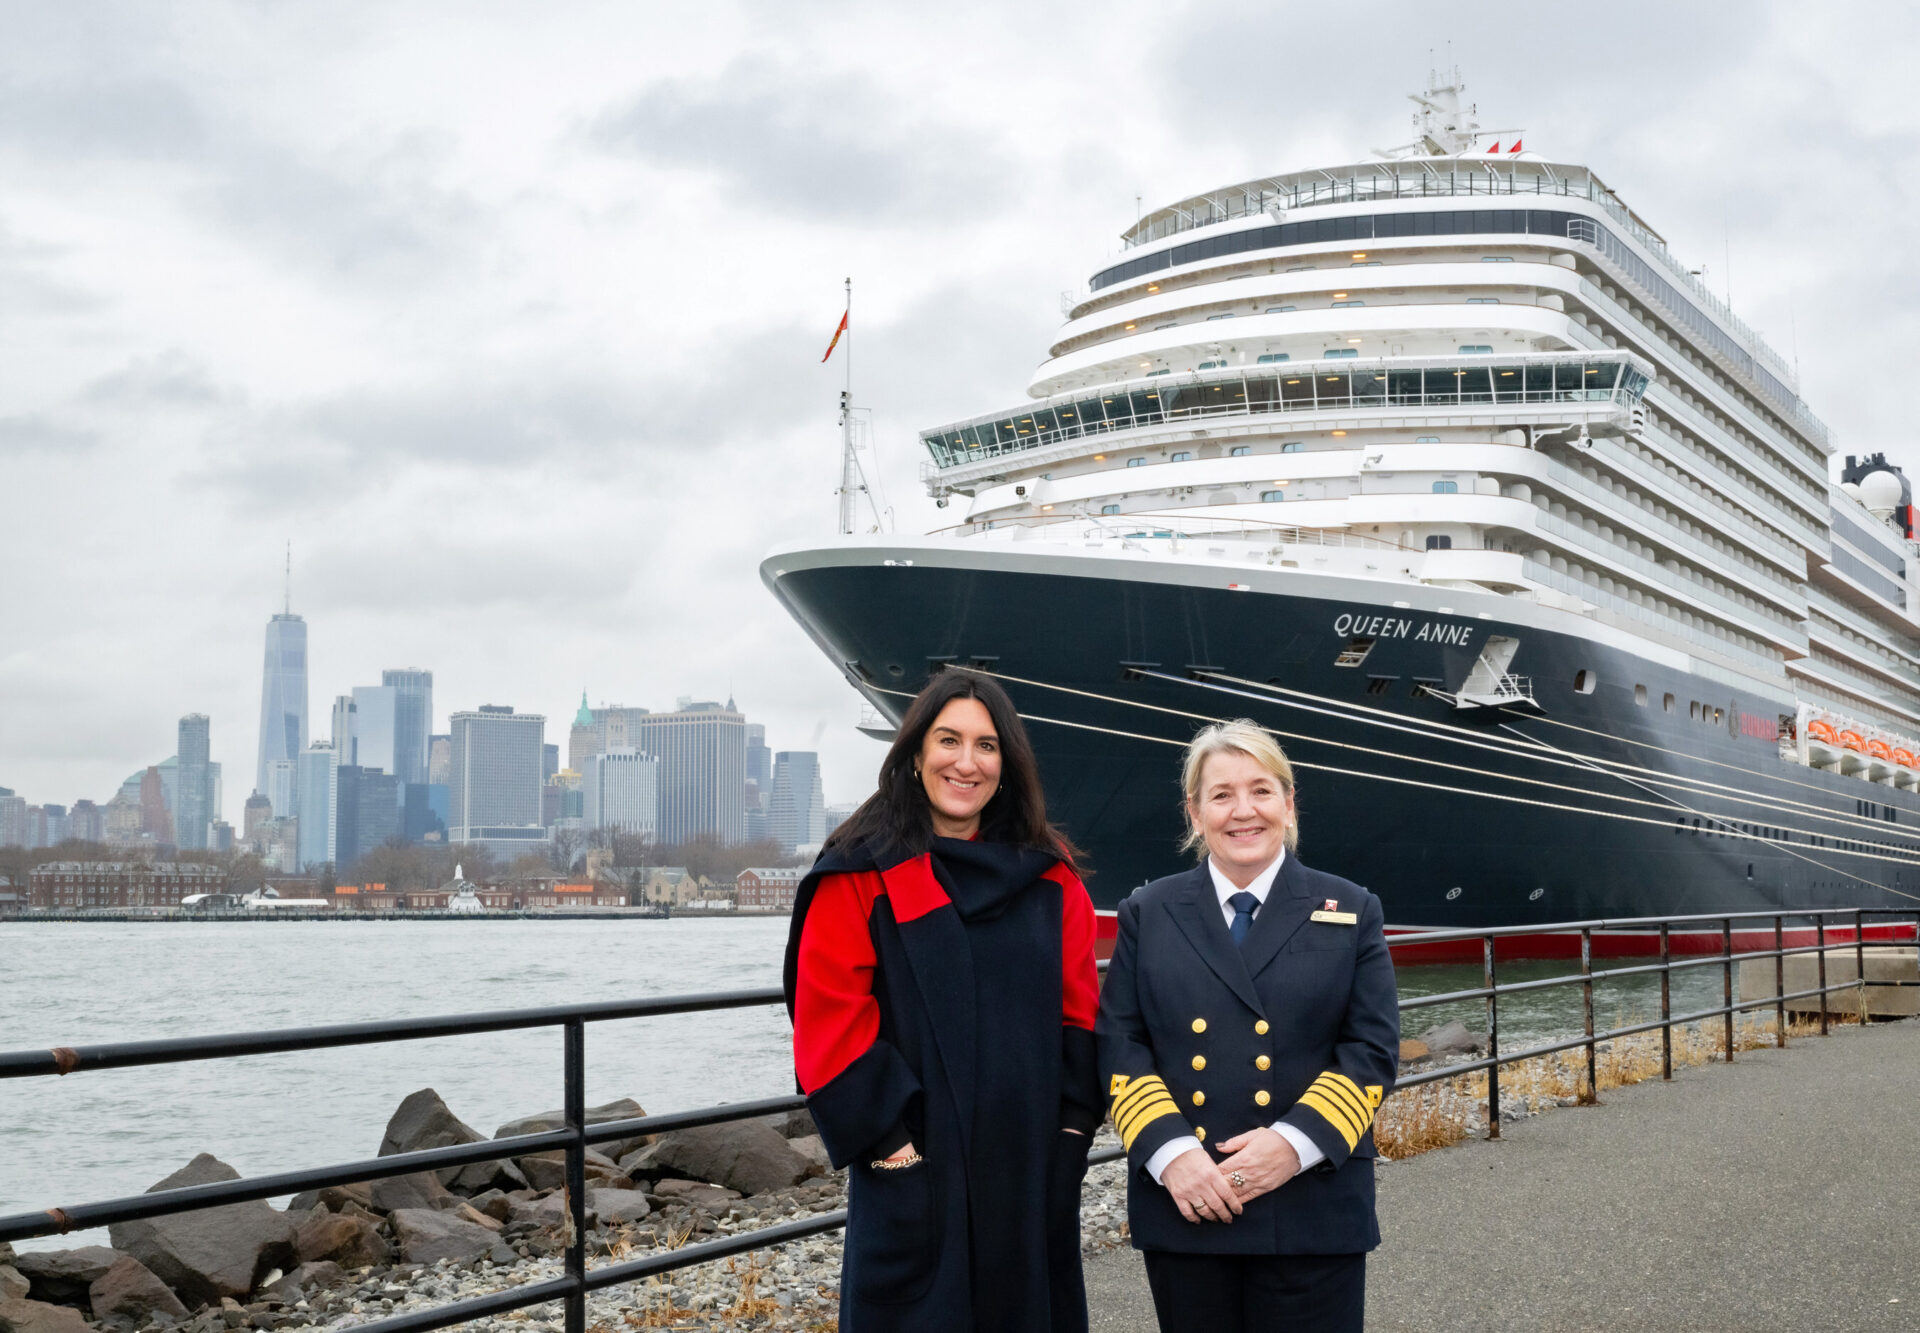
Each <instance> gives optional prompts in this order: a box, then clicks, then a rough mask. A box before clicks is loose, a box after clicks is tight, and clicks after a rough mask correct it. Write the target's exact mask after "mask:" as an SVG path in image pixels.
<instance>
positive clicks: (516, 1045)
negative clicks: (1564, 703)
mask: <svg viewBox="0 0 1920 1333" xmlns="http://www.w3.org/2000/svg"><path fill="white" fill-rule="evenodd" d="M786 933H787V922H786V921H785V919H783V918H765V917H763V918H740V919H734V920H724V919H723V920H701V921H684V920H675V921H606V920H601V921H563V920H551V919H549V920H539V921H513V922H506V921H459V920H434V921H394V922H358V921H356V922H259V923H253V922H220V923H212V922H202V923H192V922H182V923H169V924H142V923H112V922H101V923H98V924H93V923H88V924H69V923H44V924H36V925H23V924H11V925H9V924H0V1049H8V1050H17V1049H25V1048H43V1047H49V1046H78V1045H85V1044H87V1043H89V1042H101V1041H125V1040H133V1039H139V1038H156V1037H178V1036H201V1035H207V1034H210V1033H217V1032H233V1031H241V1030H246V1029H255V1028H279V1027H301V1026H309V1025H314V1024H323V1023H344V1022H355V1021H361V1020H366V1019H377V1018H404V1017H424V1016H427V1015H430V1014H442V1013H457V1012H461V1011H465V1010H474V1009H510V1008H518V1007H521V1006H526V1005H538V1004H563V1003H579V1002H589V1001H595V1000H619V999H631V998H634V997H638V996H647V995H668V994H679V993H685V992H689V991H703V990H730V989H736V988H744V987H755V986H772V985H777V984H778V983H779V979H780V962H781V955H782V950H783V948H784V946H785V942H786ZM1567 970H1568V966H1567V964H1565V963H1563V962H1543V963H1503V964H1502V965H1501V972H1500V975H1501V980H1502V981H1521V980H1528V979H1532V978H1534V977H1542V976H1551V975H1560V974H1563V973H1565V972H1566V971H1567ZM1399 981H1400V990H1401V994H1402V995H1403V996H1412V995H1433V994H1439V993H1441V992H1444V991H1453V990H1465V989H1469V988H1471V987H1474V986H1478V985H1479V984H1480V971H1479V969H1478V968H1477V967H1466V966H1422V967H1408V968H1402V969H1401V970H1400V973H1399ZM1720 985H1721V980H1720V972H1719V969H1718V968H1711V967H1709V968H1695V969H1690V970H1688V971H1684V972H1677V973H1675V974H1674V1000H1673V1005H1674V1012H1676V1013H1685V1012H1688V1011H1691V1010H1698V1009H1706V1008H1710V1007H1713V1006H1715V1005H1717V1004H1718V1003H1719V1002H1720V1001H1719V995H1720ZM1659 994H1660V992H1659V978H1658V977H1657V976H1648V977H1636V978H1630V979H1625V980H1622V981H1617V982H1607V983H1603V984H1601V985H1600V986H1599V987H1597V994H1596V999H1595V1017H1596V1021H1597V1022H1598V1023H1599V1024H1600V1025H1601V1026H1602V1027H1607V1026H1613V1025H1615V1024H1616V1023H1620V1022H1630V1021H1636V1020H1639V1019H1646V1018H1653V1017H1656V1016H1658V1014H1659V1012H1660V1000H1659ZM1451 1018H1459V1019H1461V1020H1462V1021H1463V1022H1464V1023H1466V1025H1467V1026H1468V1028H1469V1029H1470V1030H1473V1031H1476V1032H1477V1031H1479V1030H1481V1028H1482V1027H1483V1026H1484V1022H1485V1006H1484V1003H1483V1002H1482V1001H1479V1000H1475V1001H1470V1002H1464V1003H1457V1004H1451V1005H1443V1006H1437V1007H1435V1008H1431V1009H1421V1010H1411V1011H1409V1012H1407V1013H1406V1014H1405V1015H1403V1024H1402V1025H1403V1027H1404V1029H1405V1032H1406V1034H1407V1035H1409V1036H1416V1035H1418V1034H1419V1033H1420V1032H1422V1031H1425V1030H1426V1029H1427V1028H1429V1027H1432V1026H1436V1025H1438V1024H1440V1023H1443V1022H1446V1021H1447V1020H1448V1019H1451ZM1579 1029H1580V992H1579V988H1578V987H1556V988H1552V989H1548V990H1542V991H1533V992H1528V993H1525V994H1522V995H1518V996H1513V997H1511V998H1507V999H1503V1000H1502V1002H1501V1006H1500V1031H1501V1044H1502V1046H1503V1047H1504V1048H1506V1049H1508V1050H1514V1049H1518V1048H1519V1047H1521V1046H1523V1045H1532V1044H1535V1043H1537V1042H1543V1041H1547V1040H1550V1039H1552V1038H1554V1037H1560V1036H1566V1035H1568V1034H1570V1033H1573V1032H1577V1031H1579ZM791 1069H792V1066H791V1064H790V1060H789V1052H788V1027H787V1020H786V1014H785V1012H784V1011H783V1010H782V1009H781V1008H780V1007H779V1006H777V1005H775V1006H768V1007H766V1008H754V1009H744V1010H735V1011H728V1012H720V1013H709V1014H694V1015H687V1016H684V1017H676V1018H652V1019H635V1020H629V1021H622V1022H615V1023H595V1024H591V1025H589V1026H588V1028H587V1100H588V1103H589V1104H593V1103H597V1102H603V1101H611V1100H613V1099H614V1098H617V1097H632V1098H634V1099H635V1100H637V1101H638V1102H640V1103H641V1105H642V1106H644V1107H645V1108H646V1109H647V1110H648V1111H652V1112H661V1111H673V1110H682V1109H686V1108H689V1107H694V1106H703V1105H709V1104H712V1103H715V1102H726V1101H745V1100H748V1099H751V1098H757V1097H774V1096H780V1095H783V1094H786V1093H790V1092H791V1091H792V1090H793V1083H792V1073H791ZM423 1087H432V1088H435V1089H437V1090H438V1091H439V1093H440V1095H441V1096H442V1097H443V1098H445V1099H446V1101H447V1104H448V1105H449V1106H451V1107H452V1108H453V1110H454V1113H455V1114H457V1115H459V1116H460V1117H461V1118H462V1119H463V1120H465V1121H466V1122H467V1123H468V1124H470V1125H472V1126H473V1127H474V1128H475V1129H477V1130H479V1131H480V1132H481V1133H483V1134H491V1133H493V1131H494V1130H495V1128H497V1127H498V1126H499V1125H500V1124H502V1123H503V1122H505V1121H507V1120H511V1119H514V1118H516V1117H518V1116H522V1115H527V1114H531V1113H533V1112H536V1111H543V1110H549V1109H552V1108H555V1107H558V1106H559V1105H560V1100H561V1067H560V1032H559V1030H558V1029H549V1030H545V1031H535V1032H514V1033H493V1034H487V1035H482V1036H472V1037H448V1038H441V1039H437V1040H433V1041H415V1042H401V1043H388V1044H383V1045H377V1046H358V1047H350V1048H346V1049H341V1050H328V1051H311V1052H300V1053H290V1054H285V1055H263V1056H249V1057H245V1058H242V1059H237V1060H221V1061H216V1062H207V1063H196V1064H179V1065H159V1066H153V1067H149V1068H142V1069H122V1070H108V1071H100V1072H91V1073H82V1074H76V1075H72V1076H70V1077H67V1078H33V1079H11V1080H6V1081H0V1215H3V1214H9V1213H16V1212H24V1211H27V1210H29V1209H37V1208H44V1207H47V1206H49V1205H52V1204H70V1203H80V1202H88V1201H92V1200H96V1199H105V1198H113V1197H118V1196H120V1195H125V1194H136V1193H139V1192H141V1191H142V1190H145V1189H146V1188H147V1187H148V1186H149V1185H151V1184H152V1183H153V1182H154V1181H156V1180H158V1179H160V1178H161V1177H162V1176H164V1175H166V1174H168V1173H170V1172H172V1171H173V1170H175V1169H176V1168H178V1167H180V1166H182V1165H184V1164H185V1163H186V1162H187V1161H188V1160H189V1159H191V1158H192V1157H193V1155H194V1154H195V1153H199V1152H211V1153H213V1154H214V1155H215V1156H217V1157H219V1158H220V1159H221V1160H223V1161H225V1162H228V1163H230V1164H231V1165H232V1166H233V1167H234V1168H235V1169H237V1170H238V1171H239V1172H240V1173H241V1174H242V1175H256V1174H262V1173H266V1172H269V1171H284V1170H292V1169H295V1168H298V1167H307V1166H323V1165H327V1164H329V1163H333V1162H341V1161H352V1160H355V1159H357V1158H361V1157H371V1156H373V1155H374V1153H375V1151H376V1149H377V1148H378V1147H379V1143H380V1136H381V1132H382V1131H383V1130H384V1129H385V1127H386V1123H387V1118H388V1116H390V1115H391V1114H392V1112H393V1108H394V1107H395V1106H396V1105H397V1104H398V1103H399V1101H400V1099H401V1098H403V1097H405V1096H406V1095H407V1094H408V1093H410V1092H413V1091H415V1090H416V1089H419V1088H423ZM93 1243H100V1244H104V1243H105V1237H104V1235H100V1234H98V1233H93V1234H89V1235H87V1236H85V1237H80V1238H62V1239H59V1240H48V1241H44V1242H30V1243H29V1246H28V1247H32V1246H34V1245H44V1246H56V1245H72V1244H93Z"/></svg>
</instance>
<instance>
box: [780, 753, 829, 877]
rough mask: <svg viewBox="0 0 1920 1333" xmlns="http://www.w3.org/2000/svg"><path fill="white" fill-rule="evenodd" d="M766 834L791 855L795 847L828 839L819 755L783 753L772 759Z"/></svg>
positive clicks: (824, 794)
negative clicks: (771, 784)
mask: <svg viewBox="0 0 1920 1333" xmlns="http://www.w3.org/2000/svg"><path fill="white" fill-rule="evenodd" d="M767 833H768V835H769V836H770V837H772V838H773V839H774V841H776V842H778V843H779V844H780V850H781V851H782V852H783V853H785V854H786V855H788V856H791V855H793V849H794V848H796V847H805V846H809V845H811V844H813V843H817V842H820V841H822V840H824V839H825V837H826V836H827V798H826V793H825V791H824V790H823V788H822V787H821V785H820V756H819V755H818V754H816V753H815V752H814V751H812V750H782V751H780V753H779V754H776V755H775V756H774V757H773V799H772V801H771V802H770V803H769V808H768V811H767Z"/></svg>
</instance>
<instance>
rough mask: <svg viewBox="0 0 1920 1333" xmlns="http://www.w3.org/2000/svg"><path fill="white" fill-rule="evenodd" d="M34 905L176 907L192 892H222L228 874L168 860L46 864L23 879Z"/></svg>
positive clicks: (68, 908)
mask: <svg viewBox="0 0 1920 1333" xmlns="http://www.w3.org/2000/svg"><path fill="white" fill-rule="evenodd" d="M27 885H28V889H27V893H28V900H29V901H30V902H31V903H32V905H33V906H35V907H41V908H48V909H53V910H65V911H80V910H86V909H89V908H96V909H97V908H115V907H178V906H179V905H180V900H181V899H182V898H185V897H187V896H188V895H189V894H195V893H223V892H225V891H226V887H227V872H226V871H224V870H222V869H221V868H220V867H219V866H207V865H198V864H195V863H192V862H185V861H182V862H173V861H158V862H145V861H49V862H47V863H46V864H45V865H40V866H35V867H34V868H33V870H32V872H31V873H30V874H29V875H28V876H27Z"/></svg>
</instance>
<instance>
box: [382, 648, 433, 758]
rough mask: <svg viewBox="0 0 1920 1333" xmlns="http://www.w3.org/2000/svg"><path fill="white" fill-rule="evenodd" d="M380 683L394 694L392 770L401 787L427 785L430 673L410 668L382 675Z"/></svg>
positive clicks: (430, 700) (385, 672) (430, 703)
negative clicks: (416, 784) (387, 686)
mask: <svg viewBox="0 0 1920 1333" xmlns="http://www.w3.org/2000/svg"><path fill="white" fill-rule="evenodd" d="M380 683H381V684H382V685H390V686H392V687H393V690H394V710H393V767H391V768H389V769H388V770H387V771H388V772H389V773H391V774H393V776H394V777H396V778H398V779H399V780H400V782H401V784H402V785H406V784H410V783H423V782H426V781H427V746H428V738H429V737H430V736H432V734H433V673H432V672H431V671H420V670H416V669H414V668H412V667H407V668H404V669H400V670H391V671H382V672H381V673H380Z"/></svg>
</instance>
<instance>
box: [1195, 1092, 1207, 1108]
mask: <svg viewBox="0 0 1920 1333" xmlns="http://www.w3.org/2000/svg"><path fill="white" fill-rule="evenodd" d="M1193 1104H1194V1105H1195V1106H1205V1105H1206V1104H1207V1094H1206V1093H1204V1092H1196V1093H1194V1094H1193Z"/></svg>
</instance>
